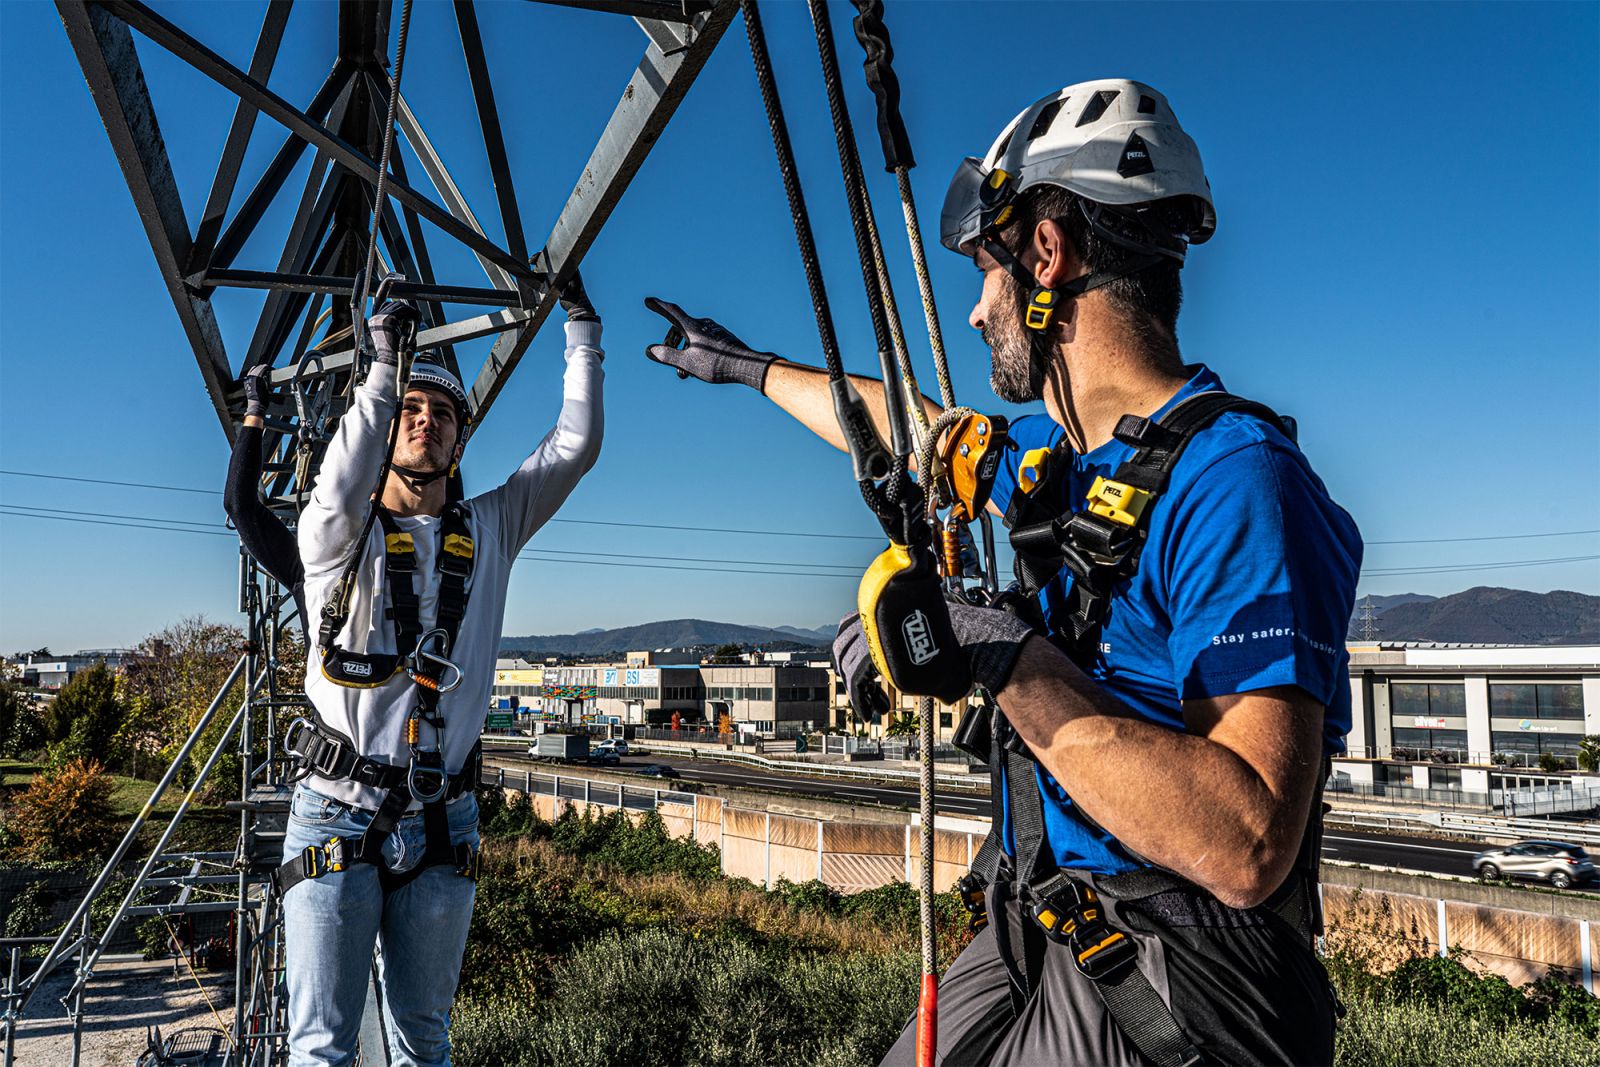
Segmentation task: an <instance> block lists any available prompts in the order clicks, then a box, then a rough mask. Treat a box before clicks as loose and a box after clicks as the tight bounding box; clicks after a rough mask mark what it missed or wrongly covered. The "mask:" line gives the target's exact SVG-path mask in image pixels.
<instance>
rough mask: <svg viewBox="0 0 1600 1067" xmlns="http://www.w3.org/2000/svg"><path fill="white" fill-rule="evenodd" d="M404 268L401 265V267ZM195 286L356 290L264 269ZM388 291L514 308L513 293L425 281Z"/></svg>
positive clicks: (216, 273) (345, 281)
mask: <svg viewBox="0 0 1600 1067" xmlns="http://www.w3.org/2000/svg"><path fill="white" fill-rule="evenodd" d="M397 259H398V257H397ZM401 267H402V268H403V264H401ZM192 280H193V282H194V284H196V285H207V286H216V287H218V288H226V289H271V290H274V291H278V292H289V293H339V294H342V295H344V296H349V294H350V291H351V290H352V289H354V288H355V284H356V283H355V279H354V278H337V277H329V276H327V275H318V274H286V273H282V272H274V271H264V270H237V269H233V268H229V269H227V270H213V271H208V272H206V273H205V274H204V275H198V274H197V275H195V276H194V278H193V279H192ZM390 292H391V293H392V294H393V295H394V296H396V297H409V298H410V299H412V300H419V301H421V300H430V301H442V302H445V303H450V304H490V305H496V306H499V307H516V306H517V301H518V297H517V293H516V290H514V289H512V290H506V289H482V288H469V287H468V286H464V285H435V284H433V283H431V282H426V281H416V282H412V281H404V282H396V283H395V284H394V287H393V288H392V289H391V290H390Z"/></svg>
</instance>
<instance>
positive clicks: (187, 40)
mask: <svg viewBox="0 0 1600 1067" xmlns="http://www.w3.org/2000/svg"><path fill="white" fill-rule="evenodd" d="M101 2H102V3H104V5H105V7H106V9H107V10H109V11H110V12H112V13H113V14H115V15H116V17H118V18H121V19H122V20H123V21H125V22H126V23H127V24H128V25H129V26H130V27H132V28H133V29H136V30H138V31H139V32H140V33H142V34H144V35H145V36H146V37H148V38H150V40H152V41H154V42H155V43H156V44H158V45H160V46H161V47H162V48H165V49H166V50H167V51H169V52H171V53H172V54H173V55H175V56H177V57H178V58H179V59H181V60H183V61H184V62H186V63H188V64H189V65H190V66H191V67H193V68H194V69H195V70H197V71H199V72H200V73H201V74H204V75H205V76H206V77H208V78H210V79H211V80H212V81H214V82H216V83H217V84H218V85H220V86H222V87H223V88H224V89H227V90H228V91H229V92H231V93H234V94H235V95H237V96H239V97H241V98H243V99H245V100H248V101H249V102H250V103H251V104H253V105H254V106H255V107H256V108H257V109H258V110H260V111H261V113H262V114H264V115H266V116H268V117H269V118H272V119H274V120H275V121H277V122H279V123H282V124H283V125H284V126H285V127H286V128H287V129H288V130H289V132H290V133H293V134H295V135H296V136H298V137H301V138H304V139H305V140H307V141H309V142H310V143H311V144H312V145H314V146H316V147H317V148H320V149H322V150H323V151H324V152H327V153H328V155H329V156H331V157H332V158H333V159H335V160H337V161H338V162H339V163H340V164H341V165H343V166H344V167H345V168H346V169H347V170H349V171H350V172H351V173H353V174H355V175H356V176H358V177H360V178H362V179H364V180H366V181H367V182H369V183H373V184H376V183H377V180H378V165H377V164H376V163H375V162H373V160H372V158H371V157H370V156H368V155H366V154H365V153H364V152H361V151H360V150H359V149H357V148H356V147H355V146H353V145H351V144H350V143H349V142H348V141H346V140H344V139H343V138H342V137H339V136H338V135H336V134H334V133H333V132H332V131H331V130H329V129H328V128H327V127H326V126H323V125H322V124H320V123H318V122H314V121H312V120H311V119H310V118H308V117H307V116H306V115H305V114H304V113H303V112H301V111H299V110H298V109H296V108H295V107H294V106H293V105H291V104H290V103H289V102H288V101H287V100H285V99H283V97H281V96H279V95H278V94H277V93H274V92H272V91H271V90H270V89H268V88H267V87H266V86H265V85H262V84H261V83H260V82H258V81H255V80H254V79H252V78H251V77H250V76H249V75H248V74H246V73H245V72H244V71H242V70H240V69H239V68H238V67H236V66H234V65H233V64H231V63H229V62H228V61H227V60H225V59H223V58H222V57H221V56H219V55H217V54H216V53H215V52H213V51H212V50H211V49H209V48H207V47H206V46H205V45H203V44H201V43H200V42H199V41H197V40H195V39H194V38H193V37H191V36H189V35H188V34H186V33H184V32H183V31H182V30H180V29H178V27H177V26H175V25H173V24H172V23H171V22H169V21H167V20H166V19H164V18H162V17H161V16H160V15H157V14H156V13H155V12H154V11H152V10H150V8H148V7H146V6H145V5H144V4H142V3H139V2H138V0H101ZM385 187H386V188H387V189H388V190H389V192H390V193H391V194H392V195H393V196H394V197H395V199H397V200H399V201H400V202H401V203H404V204H407V205H409V206H410V207H412V208H414V209H415V210H416V212H417V214H419V215H421V216H422V217H423V218H425V219H427V220H428V221H429V222H431V223H433V224H434V225H435V226H438V227H439V228H440V229H441V230H444V231H445V232H446V233H448V234H450V236H452V237H454V238H455V239H456V240H458V241H460V242H461V243H462V244H464V245H466V246H467V247H469V248H471V249H472V250H473V251H475V252H478V253H480V254H481V255H483V256H486V257H487V258H489V259H490V260H492V261H494V262H495V263H497V264H499V265H500V266H501V267H503V268H505V269H506V270H507V271H509V272H510V273H511V274H513V275H516V276H519V277H524V278H528V279H532V278H533V276H534V275H533V273H532V271H530V270H529V269H528V267H527V265H526V264H525V263H523V262H521V261H520V260H518V259H515V258H513V257H512V256H511V254H510V253H508V252H506V251H505V250H504V249H502V248H500V247H499V246H497V245H496V244H494V242H492V241H490V240H489V239H488V238H486V237H484V236H483V235H482V234H481V233H478V232H475V231H473V230H472V229H470V228H469V227H466V226H463V225H461V223H460V222H458V221H457V220H456V219H455V218H454V217H452V216H451V214H450V213H449V212H448V211H446V210H444V209H443V208H441V207H440V206H439V205H438V204H435V203H434V202H433V201H431V200H429V199H428V198H427V197H425V196H423V195H422V194H421V193H419V192H417V191H416V190H415V189H413V188H411V187H410V186H408V185H407V184H405V183H404V182H401V181H397V180H395V179H394V178H393V177H390V179H389V180H388V182H387V184H386V186H385Z"/></svg>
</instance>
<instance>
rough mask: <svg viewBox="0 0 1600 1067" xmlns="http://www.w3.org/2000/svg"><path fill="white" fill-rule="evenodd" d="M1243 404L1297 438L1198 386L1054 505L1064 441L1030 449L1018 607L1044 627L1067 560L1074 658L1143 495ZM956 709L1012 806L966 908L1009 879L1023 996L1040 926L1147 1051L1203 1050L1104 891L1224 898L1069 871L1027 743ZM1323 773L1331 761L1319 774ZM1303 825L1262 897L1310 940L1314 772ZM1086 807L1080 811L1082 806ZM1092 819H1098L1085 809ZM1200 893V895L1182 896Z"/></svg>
mask: <svg viewBox="0 0 1600 1067" xmlns="http://www.w3.org/2000/svg"><path fill="white" fill-rule="evenodd" d="M1230 411H1231V412H1239V413H1242V414H1246V415H1250V416H1253V417H1255V418H1259V419H1261V420H1262V421H1264V422H1267V423H1268V424H1270V425H1273V426H1278V427H1280V428H1281V429H1282V430H1283V431H1284V433H1286V434H1287V435H1288V436H1289V437H1290V439H1291V440H1293V438H1294V436H1295V434H1294V424H1293V422H1292V421H1290V420H1287V419H1283V418H1280V417H1279V416H1278V415H1277V414H1276V413H1275V412H1273V411H1272V410H1271V409H1270V408H1267V407H1266V406H1264V405H1262V404H1258V403H1255V402H1254V401H1250V400H1245V399H1243V398H1241V397H1237V396H1233V395H1231V394H1228V393H1223V392H1220V391H1215V392H1205V393H1198V394H1196V395H1194V396H1192V397H1189V398H1188V399H1186V400H1184V401H1182V402H1181V403H1179V404H1178V405H1177V406H1176V407H1174V408H1173V409H1172V410H1171V411H1169V412H1168V413H1167V414H1166V415H1165V416H1163V417H1162V418H1161V419H1159V420H1155V419H1151V418H1148V417H1142V416H1135V415H1124V416H1123V417H1122V419H1121V420H1120V421H1119V422H1118V423H1117V427H1116V430H1115V431H1114V434H1113V436H1114V437H1115V438H1116V439H1117V440H1118V441H1121V442H1123V443H1124V444H1126V445H1129V446H1131V447H1132V448H1133V449H1134V453H1133V455H1132V456H1131V457H1129V459H1127V460H1126V461H1125V462H1123V464H1122V465H1121V466H1120V467H1119V468H1118V469H1117V471H1116V474H1115V476H1114V477H1113V478H1109V479H1108V478H1104V477H1097V478H1095V480H1094V483H1093V484H1092V486H1091V487H1090V489H1089V493H1088V500H1087V506H1086V507H1085V508H1084V509H1082V510H1079V511H1072V512H1069V513H1068V514H1065V515H1063V514H1061V513H1060V511H1059V505H1058V504H1057V503H1056V501H1059V500H1060V498H1061V494H1060V492H1059V491H1058V486H1059V484H1060V483H1059V482H1058V481H1057V479H1062V480H1064V479H1065V478H1066V477H1068V476H1069V474H1070V472H1071V455H1070V452H1069V451H1068V448H1067V446H1066V444H1065V442H1064V441H1063V442H1062V443H1060V444H1058V445H1057V446H1056V448H1055V449H1054V450H1050V449H1035V450H1033V451H1031V452H1029V453H1026V454H1025V455H1024V457H1023V460H1022V464H1021V469H1020V471H1019V478H1018V487H1017V492H1016V494H1015V495H1014V496H1013V498H1012V502H1011V506H1010V508H1009V509H1008V510H1007V513H1006V525H1007V526H1008V527H1010V528H1011V544H1012V547H1013V548H1014V549H1015V551H1016V573H1017V579H1018V583H1019V586H1020V589H1019V593H1020V594H1021V595H1020V596H1017V597H1015V598H1013V603H1012V605H1011V606H1012V607H1014V608H1017V609H1020V611H1019V613H1020V614H1022V615H1023V616H1024V618H1026V619H1027V621H1029V622H1032V623H1033V624H1034V626H1035V627H1036V628H1037V629H1039V630H1040V632H1042V633H1048V630H1047V627H1046V626H1045V624H1044V617H1043V613H1042V611H1041V610H1040V607H1039V602H1038V596H1039V593H1040V591H1041V590H1043V589H1044V587H1045V586H1046V585H1048V583H1049V582H1050V581H1051V580H1052V579H1054V578H1055V576H1056V575H1057V574H1059V573H1060V572H1061V570H1062V569H1063V568H1065V569H1067V570H1068V571H1070V572H1071V574H1072V577H1073V581H1072V585H1071V588H1070V590H1069V598H1070V599H1069V602H1068V610H1067V612H1066V622H1065V625H1062V626H1059V627H1058V630H1057V632H1056V633H1055V634H1051V635H1050V637H1051V640H1052V641H1054V642H1055V643H1057V644H1058V645H1059V646H1060V647H1061V648H1062V649H1063V651H1065V652H1066V653H1067V655H1068V656H1069V657H1071V659H1072V660H1073V661H1074V662H1075V663H1077V664H1078V665H1079V666H1080V667H1082V668H1084V669H1085V670H1088V669H1089V668H1090V667H1091V666H1092V664H1093V663H1094V662H1095V660H1096V658H1097V657H1098V656H1099V654H1100V647H1099V646H1100V636H1101V630H1102V627H1103V626H1104V624H1105V620H1106V608H1107V605H1108V603H1109V601H1110V599H1111V596H1112V594H1113V592H1114V591H1115V589H1116V588H1117V586H1118V585H1119V583H1125V582H1127V581H1128V580H1129V579H1131V578H1132V577H1133V575H1134V573H1135V572H1136V571H1137V570H1138V566H1139V557H1140V555H1141V553H1142V552H1143V550H1144V545H1145V541H1146V539H1147V537H1148V535H1149V523H1150V518H1149V517H1150V512H1151V505H1153V504H1154V503H1155V501H1156V499H1157V498H1158V497H1159V496H1160V494H1161V493H1162V492H1163V491H1164V490H1165V489H1166V486H1167V480H1168V477H1169V476H1170V474H1171V471H1172V468H1173V467H1174V466H1175V465H1176V463H1177V460H1178V458H1179V456H1181V455H1182V453H1183V450H1184V448H1185V447H1186V446H1187V445H1188V443H1189V442H1190V441H1191V440H1192V439H1193V438H1194V437H1195V435H1196V434H1198V433H1199V432H1200V431H1201V430H1203V429H1205V428H1206V427H1207V426H1209V425H1210V424H1211V423H1212V422H1213V421H1214V420H1215V419H1216V418H1217V417H1218V416H1220V415H1222V414H1224V413H1226V412H1230ZM974 710H975V711H977V712H979V714H977V715H973V716H970V717H971V718H972V719H973V722H972V725H971V726H970V727H968V726H967V724H966V723H963V730H962V736H961V737H959V738H958V743H960V744H962V745H963V746H964V747H966V748H967V749H968V750H969V751H973V752H974V753H975V754H977V755H979V756H980V758H983V759H985V760H986V761H987V762H988V764H989V773H990V785H991V792H992V795H994V796H997V797H998V796H1001V795H1004V796H1005V797H1006V800H1007V804H1008V806H1009V810H1010V812H1011V832H1012V838H1013V840H1014V842H1015V845H1016V858H1015V860H1012V859H1011V858H1010V857H1008V856H1006V855H1005V852H1004V848H1003V843H1002V841H1001V834H1002V825H1001V823H999V822H998V821H997V822H995V823H994V824H993V825H992V827H991V829H990V832H989V835H988V837H987V838H985V840H984V842H983V845H982V847H981V848H980V849H979V850H978V853H977V855H976V856H975V857H974V858H973V864H972V871H971V872H970V873H969V874H968V875H967V876H966V877H965V878H963V879H962V880H961V882H960V883H959V884H958V887H957V888H958V892H959V893H960V895H961V898H962V901H963V903H964V904H965V905H966V907H967V909H968V911H969V912H970V913H971V926H972V928H973V929H974V930H978V929H982V928H983V927H984V926H986V925H988V922H989V916H988V912H987V904H986V900H985V896H984V892H985V889H986V888H987V887H988V886H990V885H993V884H995V883H996V882H997V881H1005V882H1014V883H1015V895H1016V896H1018V897H1019V901H1020V904H1021V905H1022V909H1023V910H1024V911H1025V912H1026V913H1027V914H1028V915H1029V916H1030V917H1031V918H1032V920H1033V923H1032V925H1033V926H1034V927H1035V928H1036V929H1035V930H1033V931H1031V932H1030V931H1028V930H1023V929H1015V928H1014V927H1015V925H1016V924H1007V929H1006V931H1005V933H1006V939H1007V940H1008V941H1009V942H1010V944H1009V945H1008V946H1007V947H1008V952H1009V955H1010V958H1011V959H1013V960H1015V961H1017V962H1018V966H1017V967H1016V968H1015V969H1014V970H1013V974H1012V978H1013V982H1014V983H1017V984H1018V985H1019V986H1020V988H1019V989H1018V990H1017V992H1018V994H1019V995H1020V996H1022V997H1026V996H1028V995H1029V994H1030V993H1031V991H1032V986H1033V985H1034V984H1035V983H1036V982H1037V981H1038V976H1039V966H1040V960H1041V959H1042V950H1043V946H1042V944H1040V941H1039V936H1038V935H1039V934H1040V933H1042V934H1043V936H1044V938H1045V939H1046V940H1048V941H1050V942H1054V943H1056V944H1058V945H1062V946H1064V947H1066V948H1067V949H1068V950H1069V951H1070V952H1071V953H1072V958H1073V962H1074V963H1075V964H1076V966H1077V967H1078V969H1079V971H1081V972H1082V973H1083V974H1084V976H1085V977H1087V978H1089V979H1090V980H1091V981H1093V983H1094V985H1095V988H1096V990H1097V991H1098V992H1099V994H1100V996H1101V999H1102V1000H1103V1001H1104V1003H1105V1005H1106V1008H1107V1011H1108V1012H1109V1013H1110V1014H1111V1016H1112V1018H1113V1019H1114V1020H1115V1021H1116V1023H1117V1025H1118V1027H1119V1028H1120V1029H1121V1030H1122V1031H1123V1033H1124V1034H1125V1035H1126V1036H1127V1037H1128V1039H1129V1040H1130V1041H1132V1042H1133V1044H1134V1045H1135V1046H1136V1047H1137V1048H1138V1049H1139V1051H1140V1053H1141V1054H1143V1055H1144V1056H1145V1057H1146V1058H1147V1059H1149V1060H1150V1061H1151V1062H1153V1063H1156V1064H1159V1065H1163V1067H1166V1065H1172V1067H1182V1065H1187V1064H1193V1063H1198V1062H1200V1058H1201V1057H1200V1053H1199V1051H1198V1050H1197V1049H1196V1048H1195V1047H1194V1045H1193V1043H1192V1042H1191V1041H1190V1040H1189V1039H1188V1038H1187V1037H1186V1036H1185V1035H1184V1033H1183V1031H1182V1029H1181V1028H1180V1027H1179V1026H1178V1024H1177V1022H1176V1020H1175V1019H1174V1018H1173V1017H1172V1013H1171V1011H1170V1010H1169V1009H1168V1007H1167V1006H1166V1004H1165V1002H1164V1001H1163V1000H1162V999H1161V996H1160V994H1159V993H1157V992H1156V990H1155V988H1154V987H1153V986H1152V985H1151V984H1150V981H1149V979H1147V978H1146V977H1145V976H1144V974H1143V972H1141V971H1140V970H1139V968H1138V967H1137V966H1135V965H1134V959H1135V956H1136V955H1137V948H1136V946H1135V944H1134V942H1133V941H1132V940H1131V939H1130V938H1129V937H1128V936H1127V935H1126V934H1125V933H1123V932H1122V931H1121V930H1118V929H1116V928H1115V927H1114V926H1113V925H1111V923H1110V922H1109V921H1108V920H1107V917H1106V914H1105V908H1104V906H1103V904H1102V902H1101V899H1100V897H1101V894H1102V893H1103V894H1104V895H1105V896H1106V897H1108V898H1111V899H1116V900H1146V899H1148V898H1152V897H1158V896H1161V897H1162V899H1163V901H1164V902H1166V903H1167V904H1168V906H1169V907H1170V906H1173V905H1172V904H1171V901H1174V900H1175V901H1177V902H1178V903H1177V904H1176V906H1177V907H1179V908H1184V907H1194V908H1196V909H1197V910H1198V911H1205V912H1210V911H1214V910H1216V909H1219V908H1222V905H1221V904H1220V903H1217V902H1215V900H1214V898H1210V896H1209V894H1206V893H1205V891H1204V890H1201V889H1200V888H1199V887H1197V886H1195V885H1194V884H1193V883H1191V882H1188V881H1187V880H1185V879H1183V878H1181V877H1180V876H1178V875H1176V874H1174V873H1172V872H1171V871H1167V870H1164V869H1162V868H1159V867H1153V866H1152V867H1149V868H1147V869H1145V870H1140V871H1134V872H1130V873H1128V874H1124V875H1117V876H1113V877H1107V876H1104V875H1097V874H1094V873H1092V872H1087V871H1063V870H1062V869H1060V868H1059V867H1058V866H1057V865H1056V862H1055V852H1054V849H1052V848H1051V846H1050V843H1049V836H1048V834H1047V832H1046V829H1045V823H1044V807H1043V798H1042V797H1041V796H1040V793H1039V781H1038V777H1037V775H1036V764H1035V762H1034V760H1033V757H1032V754H1031V753H1030V752H1029V751H1028V749H1027V746H1026V744H1025V743H1024V742H1023V741H1022V739H1021V738H1020V737H1019V736H1018V735H1017V734H1016V732H1015V731H1014V730H1013V729H1012V728H1011V726H1010V724H1009V723H1007V722H1006V720H1005V716H1004V715H1003V714H1001V713H1000V712H999V710H998V709H997V708H994V707H992V706H991V705H978V706H977V707H975V709H974ZM1323 777H1324V778H1326V774H1324V775H1323ZM1311 810H1312V817H1311V821H1310V825H1309V826H1308V828H1307V832H1306V833H1305V835H1304V836H1303V838H1302V841H1301V847H1300V853H1299V855H1298V857H1297V858H1296V861H1295V867H1294V870H1293V872H1292V873H1291V874H1290V876H1289V878H1288V879H1286V881H1285V883H1284V885H1283V886H1282V887H1281V888H1280V889H1279V890H1278V891H1277V892H1276V893H1275V894H1274V895H1273V897H1272V898H1271V899H1269V900H1268V901H1267V904H1266V907H1267V908H1269V909H1270V910H1272V911H1273V912H1275V913H1277V914H1278V915H1279V916H1280V917H1282V918H1283V919H1285V920H1286V921H1288V922H1289V923H1290V925H1291V927H1292V928H1293V929H1295V930H1296V931H1298V932H1300V933H1301V934H1302V935H1304V936H1305V937H1306V938H1307V940H1308V941H1309V940H1310V938H1311V937H1313V936H1314V935H1315V934H1317V933H1320V932H1321V929H1322V917H1321V910H1320V906H1319V903H1318V900H1317V895H1316V870H1317V863H1318V859H1319V854H1320V839H1321V829H1322V807H1321V786H1320V785H1319V786H1318V791H1317V796H1316V797H1315V799H1314V802H1313V804H1312V808H1311ZM1078 815H1079V817H1080V818H1083V819H1085V820H1086V821H1089V820H1088V817H1087V816H1086V815H1084V813H1083V812H1082V811H1081V810H1080V811H1078ZM1090 825H1091V826H1092V825H1093V823H1092V821H1091V822H1090ZM1196 899H1203V900H1204V901H1205V903H1202V904H1192V903H1183V902H1184V901H1189V902H1192V901H1195V900H1196Z"/></svg>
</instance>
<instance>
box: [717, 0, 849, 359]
mask: <svg viewBox="0 0 1600 1067" xmlns="http://www.w3.org/2000/svg"><path fill="white" fill-rule="evenodd" d="M739 10H740V11H742V12H743V13H744V29H745V34H746V36H748V37H749V39H750V59H751V62H752V63H753V64H754V65H755V69H756V84H757V85H758V86H760V88H761V105H762V107H763V108H765V109H766V113H767V128H768V129H770V130H771V131H772V146H773V148H774V149H776V150H777V154H778V173H779V174H780V175H782V177H783V192H784V195H785V196H787V197H788V198H789V217H790V219H792V220H793V222H794V236H795V241H796V242H797V243H798V244H799V246H800V263H801V266H802V267H803V268H804V269H805V275H806V288H807V289H809V290H810V291H811V307H812V310H813V311H815V312H816V316H817V335H818V337H819V338H820V339H821V341H822V359H823V362H825V363H826V364H827V367H828V377H829V379H831V380H833V381H838V380H840V379H842V378H844V376H845V374H844V361H843V360H841V359H840V358H839V338H838V335H837V334H836V333H835V332H834V329H833V312H832V310H831V309H830V308H829V306H828V290H827V288H826V286H825V285H824V284H823V281H822V264H821V263H820V262H819V261H818V259H817V243H816V240H815V238H814V237H813V236H812V233H811V215H810V213H809V212H807V211H806V197H805V192H804V191H803V190H802V189H801V188H800V175H799V171H798V170H796V168H795V163H794V146H793V145H792V144H790V142H789V126H788V123H786V122H785V121H784V117H783V102H782V101H781V100H779V99H778V83H777V80H776V79H775V78H774V77H773V76H772V57H771V56H770V55H769V54H768V52H767V37H766V33H765V32H764V31H763V30H762V28H761V13H760V11H759V10H758V9H757V6H756V2H755V0H739Z"/></svg>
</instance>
